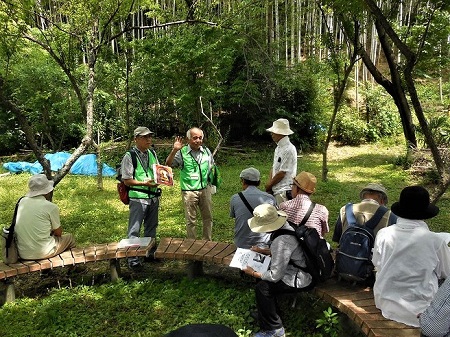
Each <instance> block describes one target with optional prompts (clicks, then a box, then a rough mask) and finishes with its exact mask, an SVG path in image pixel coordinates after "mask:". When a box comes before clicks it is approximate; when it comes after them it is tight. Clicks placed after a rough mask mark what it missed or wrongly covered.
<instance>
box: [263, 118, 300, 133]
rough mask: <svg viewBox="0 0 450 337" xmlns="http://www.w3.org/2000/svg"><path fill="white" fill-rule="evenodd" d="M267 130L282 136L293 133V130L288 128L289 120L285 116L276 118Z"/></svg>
mask: <svg viewBox="0 0 450 337" xmlns="http://www.w3.org/2000/svg"><path fill="white" fill-rule="evenodd" d="M267 131H269V132H273V133H276V134H277V135H283V136H289V135H292V134H293V133H294V131H292V130H291V129H290V128H289V121H288V120H287V119H285V118H280V119H277V120H276V121H275V122H273V124H272V126H271V127H270V128H268V129H267Z"/></svg>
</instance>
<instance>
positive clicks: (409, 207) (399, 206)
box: [391, 186, 439, 220]
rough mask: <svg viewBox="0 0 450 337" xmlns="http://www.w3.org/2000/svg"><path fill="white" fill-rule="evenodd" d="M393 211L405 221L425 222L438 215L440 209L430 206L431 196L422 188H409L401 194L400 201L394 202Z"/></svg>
mask: <svg viewBox="0 0 450 337" xmlns="http://www.w3.org/2000/svg"><path fill="white" fill-rule="evenodd" d="M391 211H392V212H393V213H394V214H395V215H397V216H399V217H401V218H405V219H410V220H423V219H430V218H433V217H435V216H436V215H438V213H439V207H437V206H435V205H433V204H430V195H429V193H428V191H427V190H426V189H425V188H423V187H422V186H408V187H405V188H404V189H403V190H402V192H401V193H400V200H399V201H397V202H394V203H393V204H392V207H391Z"/></svg>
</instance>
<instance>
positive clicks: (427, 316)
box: [419, 277, 450, 337]
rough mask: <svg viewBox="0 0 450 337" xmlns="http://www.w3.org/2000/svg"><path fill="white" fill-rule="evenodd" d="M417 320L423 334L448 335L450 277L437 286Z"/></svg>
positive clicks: (435, 336) (449, 322)
mask: <svg viewBox="0 0 450 337" xmlns="http://www.w3.org/2000/svg"><path fill="white" fill-rule="evenodd" d="M419 322H420V328H421V329H422V333H423V334H424V335H425V336H428V337H449V336H450V277H447V279H446V280H445V282H444V283H443V284H442V285H441V286H440V287H439V289H438V291H437V293H436V295H435V297H434V299H433V300H432V301H431V304H430V306H429V307H428V308H427V309H426V310H425V312H424V313H423V314H422V315H420V317H419Z"/></svg>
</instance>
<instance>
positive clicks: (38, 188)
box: [25, 174, 53, 198]
mask: <svg viewBox="0 0 450 337" xmlns="http://www.w3.org/2000/svg"><path fill="white" fill-rule="evenodd" d="M51 191H53V180H48V179H47V176H46V175H45V174H36V175H34V176H32V177H31V178H30V180H29V181H28V193H27V194H25V196H26V197H30V198H31V197H36V196H38V195H45V194H47V193H50V192H51Z"/></svg>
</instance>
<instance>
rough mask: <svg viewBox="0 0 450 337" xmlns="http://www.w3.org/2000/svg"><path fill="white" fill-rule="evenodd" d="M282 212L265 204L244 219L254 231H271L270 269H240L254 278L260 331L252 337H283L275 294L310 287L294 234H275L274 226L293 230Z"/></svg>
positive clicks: (303, 260)
mask: <svg viewBox="0 0 450 337" xmlns="http://www.w3.org/2000/svg"><path fill="white" fill-rule="evenodd" d="M286 219H287V215H286V213H285V212H283V211H277V209H276V208H275V207H274V206H272V205H269V204H262V205H259V206H257V207H256V208H255V210H254V211H253V217H252V218H251V219H249V220H248V224H249V226H250V229H251V230H252V231H253V232H256V233H271V234H272V236H271V239H272V243H271V245H270V254H271V258H272V259H271V262H270V268H269V270H267V271H266V272H264V273H259V272H255V271H254V270H253V269H252V268H251V267H249V266H247V267H246V268H245V269H243V271H244V272H245V273H246V274H248V275H251V276H253V277H255V278H257V279H260V280H259V281H258V283H257V284H256V286H255V293H256V306H257V309H258V323H259V326H260V328H261V331H259V332H258V333H256V334H255V337H284V336H285V331H284V327H283V323H282V321H281V318H280V316H279V315H278V313H277V310H276V308H277V304H276V296H277V295H279V294H285V293H293V292H299V291H305V290H309V289H311V288H312V286H313V283H312V277H311V275H310V274H308V273H307V272H305V271H303V270H302V268H306V263H305V255H304V253H303V250H302V249H301V247H300V246H299V242H298V240H297V238H296V237H295V235H286V234H284V235H276V231H277V230H278V229H283V230H284V229H285V230H289V231H294V229H293V228H292V227H291V226H290V225H289V224H288V222H287V220H286Z"/></svg>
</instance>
